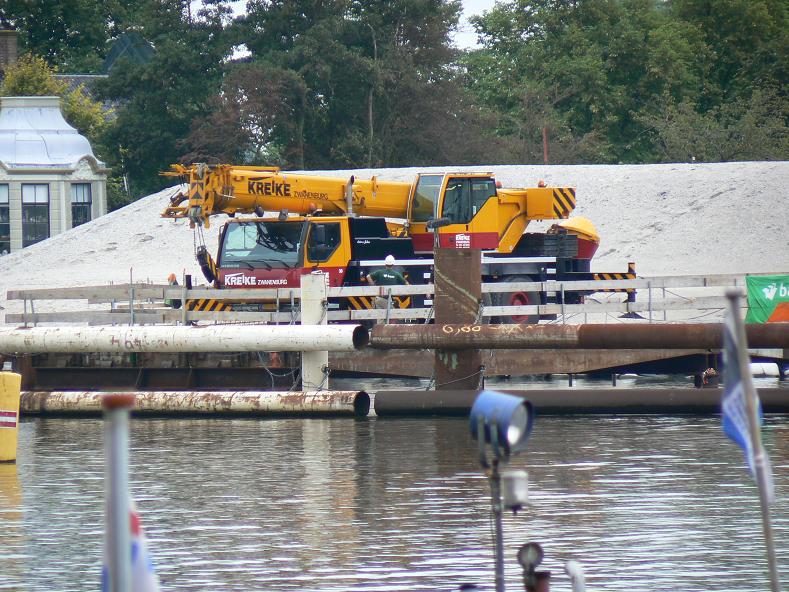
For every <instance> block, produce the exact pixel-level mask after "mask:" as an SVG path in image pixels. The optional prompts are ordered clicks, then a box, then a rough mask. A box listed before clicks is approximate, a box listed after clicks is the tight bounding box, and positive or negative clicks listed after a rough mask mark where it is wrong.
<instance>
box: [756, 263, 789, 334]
mask: <svg viewBox="0 0 789 592" xmlns="http://www.w3.org/2000/svg"><path fill="white" fill-rule="evenodd" d="M745 281H746V284H747V286H748V315H747V316H746V317H745V322H746V323H766V322H770V321H782V320H785V319H783V316H784V314H785V312H786V310H787V308H789V275H757V276H747V277H746V278H745ZM771 317H772V318H771Z"/></svg>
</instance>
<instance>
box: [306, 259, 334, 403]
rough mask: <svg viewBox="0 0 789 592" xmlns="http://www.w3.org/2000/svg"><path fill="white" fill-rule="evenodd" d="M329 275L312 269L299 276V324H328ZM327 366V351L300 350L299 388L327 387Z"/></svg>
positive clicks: (309, 389) (307, 389) (311, 389)
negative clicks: (310, 271)
mask: <svg viewBox="0 0 789 592" xmlns="http://www.w3.org/2000/svg"><path fill="white" fill-rule="evenodd" d="M328 288H329V275H328V274H326V273H323V272H320V271H314V272H312V273H310V274H308V275H303V276H301V324H302V325H327V324H328V322H329V321H328V315H327V312H328V307H329V302H328V300H327V298H328ZM328 366H329V352H328V351H317V352H301V388H302V390H304V391H313V390H320V389H325V388H328V387H329V384H328V382H329V381H328V378H327V377H326V373H325V372H326V369H327V368H328Z"/></svg>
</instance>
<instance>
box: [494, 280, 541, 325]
mask: <svg viewBox="0 0 789 592" xmlns="http://www.w3.org/2000/svg"><path fill="white" fill-rule="evenodd" d="M504 281H505V282H506V283H513V282H533V281H534V279H532V278H531V277H529V276H528V275H513V276H510V277H508V278H507V279H506V280H504ZM492 296H493V301H494V303H495V306H528V305H530V304H531V305H536V304H540V303H541V300H540V293H539V292H537V291H536V290H535V291H533V292H532V291H529V292H494V293H493V294H492ZM499 322H500V323H504V324H513V325H522V324H523V325H534V324H537V323H539V322H540V315H538V314H523V315H511V316H505V315H502V316H500V317H499Z"/></svg>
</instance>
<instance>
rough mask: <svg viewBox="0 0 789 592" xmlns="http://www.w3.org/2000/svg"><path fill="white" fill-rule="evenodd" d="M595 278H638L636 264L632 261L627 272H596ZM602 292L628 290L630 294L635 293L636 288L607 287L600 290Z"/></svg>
mask: <svg viewBox="0 0 789 592" xmlns="http://www.w3.org/2000/svg"><path fill="white" fill-rule="evenodd" d="M594 279H595V280H634V279H636V264H635V263H633V262H632V261H631V262H630V263H628V264H627V272H625V273H616V272H614V273H610V272H608V273H595V274H594ZM600 291H601V292H627V293H628V294H635V293H636V290H635V288H606V289H604V290H600Z"/></svg>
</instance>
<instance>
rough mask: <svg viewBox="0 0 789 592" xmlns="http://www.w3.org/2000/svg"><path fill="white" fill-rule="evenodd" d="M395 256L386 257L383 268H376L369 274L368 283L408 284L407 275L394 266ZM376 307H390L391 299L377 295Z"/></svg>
mask: <svg viewBox="0 0 789 592" xmlns="http://www.w3.org/2000/svg"><path fill="white" fill-rule="evenodd" d="M394 264H395V258H394V257H393V256H392V255H387V256H386V258H384V265H385V266H386V267H384V268H383V269H376V270H375V271H373V272H371V273H369V274H367V283H368V284H370V285H371V286H404V285H406V284H408V282H407V281H406V279H405V276H404V275H403V274H402V273H400V272H399V271H398V270H396V269H395V268H394ZM375 308H380V309H384V310H385V309H387V308H389V299H388V298H385V297H383V296H376V297H375Z"/></svg>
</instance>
